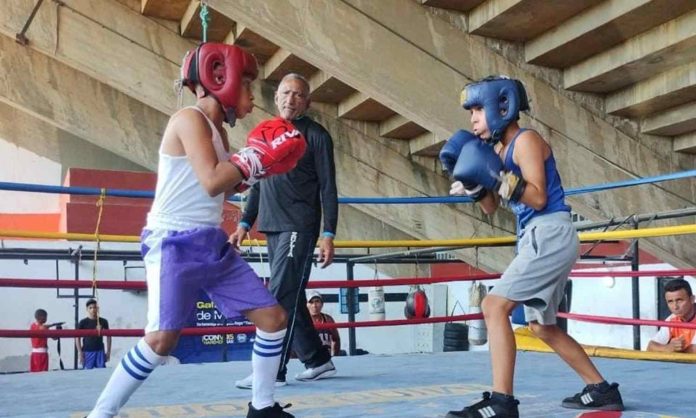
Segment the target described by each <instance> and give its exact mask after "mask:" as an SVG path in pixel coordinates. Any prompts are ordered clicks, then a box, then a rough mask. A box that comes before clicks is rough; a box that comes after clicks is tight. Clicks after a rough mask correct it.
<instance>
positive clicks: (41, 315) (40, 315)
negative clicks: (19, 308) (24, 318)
mask: <svg viewBox="0 0 696 418" xmlns="http://www.w3.org/2000/svg"><path fill="white" fill-rule="evenodd" d="M47 316H48V312H46V310H44V309H37V310H36V311H35V312H34V319H39V318H46V317H47Z"/></svg>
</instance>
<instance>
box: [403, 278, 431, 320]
mask: <svg viewBox="0 0 696 418" xmlns="http://www.w3.org/2000/svg"><path fill="white" fill-rule="evenodd" d="M404 315H406V318H408V319H411V318H428V317H429V316H430V305H429V304H428V296H427V295H426V294H425V290H423V289H421V288H420V286H415V287H411V290H410V291H409V292H408V295H407V296H406V306H405V307H404Z"/></svg>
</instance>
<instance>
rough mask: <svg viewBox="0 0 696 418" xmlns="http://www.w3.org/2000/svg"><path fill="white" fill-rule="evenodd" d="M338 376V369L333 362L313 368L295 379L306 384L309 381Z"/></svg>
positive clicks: (299, 374)
mask: <svg viewBox="0 0 696 418" xmlns="http://www.w3.org/2000/svg"><path fill="white" fill-rule="evenodd" d="M335 374H336V367H335V366H334V364H333V362H332V361H331V360H329V361H327V362H326V363H324V364H322V365H321V366H317V367H311V368H309V369H307V370H305V371H303V372H302V373H298V374H296V375H295V379H297V380H299V381H302V382H306V381H309V380H319V379H324V378H327V377H331V376H333V375H335Z"/></svg>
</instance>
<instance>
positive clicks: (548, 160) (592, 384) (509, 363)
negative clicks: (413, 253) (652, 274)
mask: <svg viewBox="0 0 696 418" xmlns="http://www.w3.org/2000/svg"><path fill="white" fill-rule="evenodd" d="M461 102H462V106H463V107H464V109H467V110H469V111H470V112H471V124H472V129H473V134H472V133H469V132H466V131H459V132H457V133H456V134H455V135H454V136H453V137H452V138H450V140H449V141H448V142H447V144H445V146H444V147H443V149H442V151H441V154H440V159H441V160H442V163H443V166H444V168H445V170H447V171H449V172H450V173H451V174H452V175H453V177H454V178H455V180H456V181H455V182H454V183H453V184H452V189H451V193H452V194H457V195H468V196H470V197H472V198H473V199H474V200H475V201H477V202H478V203H479V205H480V206H481V207H482V209H483V211H484V212H486V213H487V214H491V213H493V212H495V210H496V209H497V208H498V206H499V204H500V202H501V200H503V201H504V202H506V203H507V205H508V206H509V207H510V208H511V209H512V211H513V212H514V213H515V215H516V217H517V235H518V244H517V255H516V256H515V258H514V259H513V261H512V263H511V264H510V265H509V266H508V268H507V269H506V270H505V272H504V273H503V275H502V277H501V279H500V280H499V281H498V282H496V285H495V287H494V288H493V290H492V291H491V292H490V294H489V295H488V296H486V298H485V299H484V300H483V304H482V308H483V314H484V317H485V320H486V326H487V328H488V341H489V344H490V351H491V363H492V368H493V391H492V392H493V393H492V394H491V393H489V392H485V393H484V394H483V400H481V401H479V402H477V403H475V404H473V405H471V406H469V407H466V408H464V409H463V410H461V411H450V412H449V413H448V414H447V417H448V418H455V417H469V418H474V417H476V418H480V417H486V418H489V417H510V418H512V417H514V418H517V417H518V416H519V412H518V406H517V405H518V404H519V401H518V400H516V399H515V398H514V396H513V388H512V386H513V385H512V383H513V376H514V367H515V352H516V347H515V337H514V334H513V331H512V327H511V325H510V321H509V319H508V318H509V316H510V314H511V312H512V310H513V309H514V308H515V307H516V306H517V305H518V304H520V303H522V304H524V310H525V315H526V318H527V320H528V321H529V327H530V328H531V329H532V331H534V333H535V334H536V335H537V336H538V337H539V338H541V339H542V340H543V341H544V342H545V343H546V344H548V345H549V346H550V347H551V348H553V350H554V351H556V353H558V355H560V356H561V358H562V359H563V360H564V361H565V362H566V363H568V365H570V367H572V368H573V370H575V371H576V373H578V375H580V377H581V378H582V380H583V381H584V382H585V384H586V386H585V387H584V388H583V389H582V391H581V392H580V393H577V394H576V395H574V396H572V397H569V398H566V399H564V400H563V402H562V403H561V405H562V406H563V407H566V408H573V409H600V410H617V411H620V410H623V409H624V406H623V401H622V399H621V395H620V393H619V390H618V384H616V383H612V384H609V383H607V381H606V380H604V378H603V377H602V375H601V374H600V373H599V371H597V369H596V368H595V366H594V364H593V363H592V361H591V360H590V359H589V357H588V356H587V354H586V353H585V351H584V350H583V349H582V347H581V346H580V345H579V344H578V343H577V342H576V341H575V340H574V339H573V338H572V337H570V336H569V335H568V334H567V333H566V332H564V331H563V330H561V329H560V328H559V327H558V326H557V325H556V315H557V311H558V306H559V304H560V302H561V298H562V297H563V293H564V289H565V284H566V282H567V280H568V275H569V273H570V270H571V268H572V267H573V264H574V263H575V260H576V259H577V256H578V249H579V241H578V237H577V232H576V230H575V227H574V226H573V224H572V222H571V218H570V207H569V206H568V205H567V204H566V203H565V201H564V192H563V186H562V184H561V178H560V176H559V174H558V170H557V169H556V160H555V159H554V157H553V152H552V151H551V147H550V146H549V144H547V143H546V142H545V141H544V140H543V139H542V138H541V136H539V134H538V133H537V132H535V131H533V130H528V129H523V128H520V126H519V125H518V122H517V121H518V119H519V112H520V111H523V110H528V109H529V104H528V100H527V93H526V92H525V89H524V86H523V85H522V83H521V82H520V81H518V80H514V79H510V78H507V77H500V76H495V77H487V78H485V79H483V80H481V81H478V82H475V83H472V84H469V85H467V86H466V87H465V89H464V91H463V92H462V101H461Z"/></svg>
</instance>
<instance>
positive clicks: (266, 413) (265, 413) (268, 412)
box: [247, 402, 295, 418]
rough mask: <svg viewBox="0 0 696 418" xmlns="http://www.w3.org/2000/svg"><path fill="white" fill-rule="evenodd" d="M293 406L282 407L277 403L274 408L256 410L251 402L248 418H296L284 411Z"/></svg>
mask: <svg viewBox="0 0 696 418" xmlns="http://www.w3.org/2000/svg"><path fill="white" fill-rule="evenodd" d="M291 406H292V404H287V405H285V406H280V404H279V403H278V402H276V403H274V404H273V406H267V407H265V408H262V409H256V408H254V406H253V405H252V404H251V402H249V412H247V418H295V416H294V415H292V414H289V413H287V412H285V411H283V409H285V408H290V407H291Z"/></svg>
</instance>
